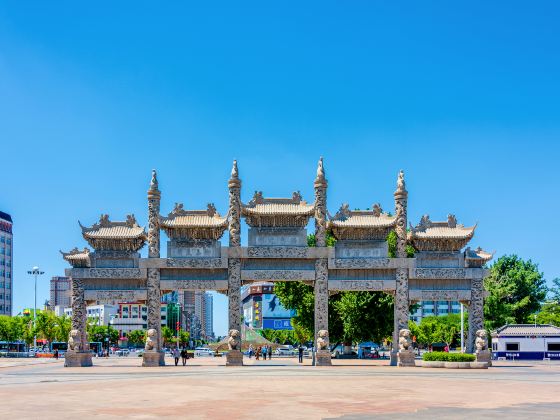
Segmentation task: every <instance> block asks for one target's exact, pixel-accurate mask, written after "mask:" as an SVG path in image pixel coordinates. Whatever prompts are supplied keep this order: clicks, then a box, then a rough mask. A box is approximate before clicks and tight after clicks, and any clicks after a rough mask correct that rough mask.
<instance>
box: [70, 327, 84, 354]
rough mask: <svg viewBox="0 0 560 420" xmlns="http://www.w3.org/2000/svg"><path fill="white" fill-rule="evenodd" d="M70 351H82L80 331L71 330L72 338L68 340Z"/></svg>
mask: <svg viewBox="0 0 560 420" xmlns="http://www.w3.org/2000/svg"><path fill="white" fill-rule="evenodd" d="M68 349H69V350H72V351H80V350H81V349H82V341H81V338H80V331H78V330H70V337H69V338H68Z"/></svg>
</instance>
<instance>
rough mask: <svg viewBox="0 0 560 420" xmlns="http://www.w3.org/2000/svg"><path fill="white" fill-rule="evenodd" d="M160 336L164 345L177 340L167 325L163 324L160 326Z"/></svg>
mask: <svg viewBox="0 0 560 420" xmlns="http://www.w3.org/2000/svg"><path fill="white" fill-rule="evenodd" d="M161 338H162V340H163V344H164V345H165V346H169V345H170V344H172V343H173V342H175V341H177V340H176V338H175V334H174V332H173V330H172V329H171V328H169V327H168V326H164V327H162V328H161Z"/></svg>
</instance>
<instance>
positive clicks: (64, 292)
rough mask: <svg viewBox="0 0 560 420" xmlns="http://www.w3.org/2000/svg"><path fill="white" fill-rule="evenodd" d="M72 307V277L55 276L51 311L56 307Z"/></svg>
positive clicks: (52, 286)
mask: <svg viewBox="0 0 560 420" xmlns="http://www.w3.org/2000/svg"><path fill="white" fill-rule="evenodd" d="M71 305H72V289H71V282H70V277H61V276H54V277H52V278H51V294H50V299H49V309H51V310H54V308H55V307H57V306H60V307H62V308H69V307H70V306H71Z"/></svg>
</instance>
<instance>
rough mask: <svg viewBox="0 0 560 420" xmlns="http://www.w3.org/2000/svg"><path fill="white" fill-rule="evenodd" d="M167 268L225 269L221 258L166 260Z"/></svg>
mask: <svg viewBox="0 0 560 420" xmlns="http://www.w3.org/2000/svg"><path fill="white" fill-rule="evenodd" d="M166 266H167V267H179V268H226V267H227V266H225V267H224V260H222V259H221V258H167V260H166Z"/></svg>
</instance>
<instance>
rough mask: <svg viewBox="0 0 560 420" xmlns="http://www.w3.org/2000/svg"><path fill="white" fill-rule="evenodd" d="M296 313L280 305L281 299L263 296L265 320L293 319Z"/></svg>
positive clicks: (272, 295) (268, 295)
mask: <svg viewBox="0 0 560 420" xmlns="http://www.w3.org/2000/svg"><path fill="white" fill-rule="evenodd" d="M295 314H296V311H294V310H291V309H286V308H284V307H283V306H282V305H281V304H280V299H278V296H276V295H275V294H264V295H262V316H263V318H288V319H289V318H292V317H293V316H295Z"/></svg>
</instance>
